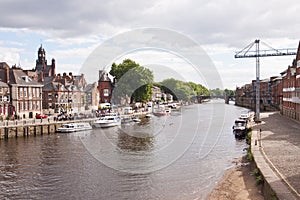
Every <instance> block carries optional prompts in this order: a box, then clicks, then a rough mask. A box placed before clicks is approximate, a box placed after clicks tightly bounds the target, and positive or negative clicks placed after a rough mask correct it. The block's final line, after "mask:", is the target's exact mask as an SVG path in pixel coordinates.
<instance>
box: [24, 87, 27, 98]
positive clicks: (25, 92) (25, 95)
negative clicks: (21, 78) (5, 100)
mask: <svg viewBox="0 0 300 200" xmlns="http://www.w3.org/2000/svg"><path fill="white" fill-rule="evenodd" d="M24 97H27V88H24Z"/></svg>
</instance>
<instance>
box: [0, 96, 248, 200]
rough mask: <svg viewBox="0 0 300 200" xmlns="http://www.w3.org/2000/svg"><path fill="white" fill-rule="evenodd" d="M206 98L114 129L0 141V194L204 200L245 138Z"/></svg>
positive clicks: (231, 111) (226, 108) (229, 113)
mask: <svg viewBox="0 0 300 200" xmlns="http://www.w3.org/2000/svg"><path fill="white" fill-rule="evenodd" d="M242 110H243V108H239V107H236V106H234V105H227V104H224V101H212V102H209V103H205V104H200V105H191V106H185V107H183V108H182V109H181V111H178V112H172V114H171V116H168V117H152V119H150V120H145V121H142V122H141V123H139V124H125V125H123V126H122V127H121V128H108V129H93V130H91V131H85V132H77V133H70V134H52V135H44V136H37V137H27V138H10V139H9V140H6V141H5V140H2V141H0V199H205V198H206V196H207V194H208V193H209V192H210V191H211V190H212V188H213V187H214V186H215V184H216V182H217V181H218V180H219V179H220V177H221V176H222V174H223V173H224V170H226V169H227V168H229V167H231V166H233V165H234V164H233V163H232V160H233V159H235V158H238V157H241V156H242V155H244V154H245V151H243V149H244V148H245V147H246V144H245V141H237V140H236V139H235V137H234V135H233V134H232V129H231V127H232V125H233V122H234V120H235V119H236V118H237V117H238V116H239V115H240V113H241V111H242Z"/></svg>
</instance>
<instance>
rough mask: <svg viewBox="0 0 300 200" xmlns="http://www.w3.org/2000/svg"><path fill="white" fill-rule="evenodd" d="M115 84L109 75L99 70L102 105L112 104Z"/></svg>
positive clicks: (99, 89)
mask: <svg viewBox="0 0 300 200" xmlns="http://www.w3.org/2000/svg"><path fill="white" fill-rule="evenodd" d="M113 88H114V84H113V82H112V81H111V79H110V78H109V77H108V73H107V72H106V71H103V70H99V80H98V91H99V96H100V101H99V104H100V103H111V98H112V92H113Z"/></svg>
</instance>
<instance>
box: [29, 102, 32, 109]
mask: <svg viewBox="0 0 300 200" xmlns="http://www.w3.org/2000/svg"><path fill="white" fill-rule="evenodd" d="M28 103H29V110H32V102H28Z"/></svg>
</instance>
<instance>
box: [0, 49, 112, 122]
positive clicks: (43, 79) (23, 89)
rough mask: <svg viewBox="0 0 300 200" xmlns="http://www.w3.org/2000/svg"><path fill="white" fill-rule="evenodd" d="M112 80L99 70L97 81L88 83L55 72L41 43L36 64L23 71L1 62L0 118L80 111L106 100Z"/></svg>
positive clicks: (68, 74) (70, 74)
mask: <svg viewBox="0 0 300 200" xmlns="http://www.w3.org/2000/svg"><path fill="white" fill-rule="evenodd" d="M112 88H113V83H112V82H111V80H110V79H109V78H108V76H107V73H106V72H104V71H99V80H98V82H95V83H91V84H88V83H87V82H86V80H85V77H84V74H81V75H73V74H72V72H70V73H63V74H56V63H55V59H52V60H51V63H50V64H48V63H47V59H46V52H45V49H44V48H43V47H42V45H41V46H40V48H39V49H38V58H37V60H36V66H35V67H34V68H33V69H31V70H24V69H22V68H21V67H19V66H16V65H14V66H12V67H10V66H9V65H8V64H7V63H5V62H0V118H2V119H6V118H33V117H35V115H36V114H38V113H45V114H48V113H49V114H53V113H80V112H84V111H85V110H92V109H98V105H99V103H102V102H109V101H110V96H111V93H112Z"/></svg>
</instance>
